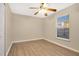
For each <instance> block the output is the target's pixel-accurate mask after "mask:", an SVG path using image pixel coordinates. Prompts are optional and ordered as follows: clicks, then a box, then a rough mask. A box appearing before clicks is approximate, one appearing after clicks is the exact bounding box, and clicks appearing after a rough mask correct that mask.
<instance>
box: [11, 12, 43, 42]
mask: <svg viewBox="0 0 79 59" xmlns="http://www.w3.org/2000/svg"><path fill="white" fill-rule="evenodd" d="M12 22H13V26H12V27H13V39H14V41H23V40H24V41H26V40H31V39H34V40H35V39H41V38H43V29H42V26H43V24H42V23H43V19H41V18H36V17H31V16H24V15H18V14H14V15H13V20H12Z"/></svg>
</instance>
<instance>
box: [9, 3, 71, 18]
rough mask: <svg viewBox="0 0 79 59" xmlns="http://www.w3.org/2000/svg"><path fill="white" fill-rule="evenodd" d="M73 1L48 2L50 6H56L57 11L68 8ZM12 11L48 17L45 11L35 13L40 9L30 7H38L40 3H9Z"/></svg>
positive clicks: (49, 13)
mask: <svg viewBox="0 0 79 59" xmlns="http://www.w3.org/2000/svg"><path fill="white" fill-rule="evenodd" d="M71 5H72V3H47V6H48V7H51V8H55V9H57V11H60V10H63V9H64V8H67V7H69V6H71ZM9 6H10V8H11V11H12V12H13V13H16V14H21V15H27V16H34V17H41V18H43V17H46V16H44V12H43V11H42V12H40V13H38V14H37V15H34V13H35V12H36V11H37V10H38V9H29V7H38V8H39V6H40V3H10V4H9ZM51 14H54V12H48V15H51Z"/></svg>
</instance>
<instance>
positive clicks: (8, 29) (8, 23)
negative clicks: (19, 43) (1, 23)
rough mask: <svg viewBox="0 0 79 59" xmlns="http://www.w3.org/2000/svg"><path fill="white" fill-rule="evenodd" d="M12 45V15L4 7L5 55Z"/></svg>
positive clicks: (8, 9)
mask: <svg viewBox="0 0 79 59" xmlns="http://www.w3.org/2000/svg"><path fill="white" fill-rule="evenodd" d="M11 43H12V13H11V10H10V8H9V6H8V4H6V5H5V53H6V54H7V53H8V51H9V48H10V46H11Z"/></svg>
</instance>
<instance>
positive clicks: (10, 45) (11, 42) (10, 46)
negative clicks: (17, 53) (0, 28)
mask: <svg viewBox="0 0 79 59" xmlns="http://www.w3.org/2000/svg"><path fill="white" fill-rule="evenodd" d="M12 44H13V42H11V44H10V46H9V48H8V50H7V52H6V56H8V53H9V51H10V49H11V47H12Z"/></svg>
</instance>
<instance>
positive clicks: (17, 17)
mask: <svg viewBox="0 0 79 59" xmlns="http://www.w3.org/2000/svg"><path fill="white" fill-rule="evenodd" d="M78 32H79V3H0V56H79V33H78Z"/></svg>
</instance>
